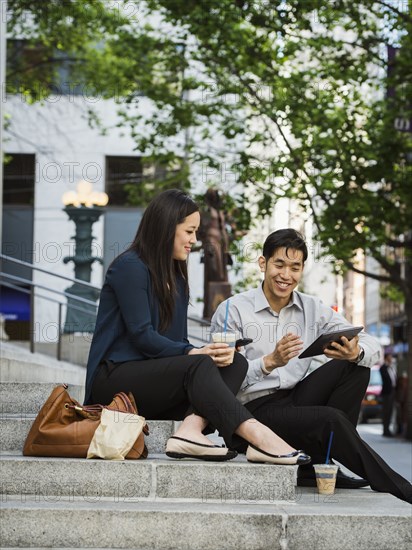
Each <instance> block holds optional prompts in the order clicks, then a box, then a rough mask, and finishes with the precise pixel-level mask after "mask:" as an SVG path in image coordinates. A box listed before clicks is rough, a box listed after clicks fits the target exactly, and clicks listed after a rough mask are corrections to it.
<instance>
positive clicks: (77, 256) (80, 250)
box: [62, 180, 109, 333]
mask: <svg viewBox="0 0 412 550" xmlns="http://www.w3.org/2000/svg"><path fill="white" fill-rule="evenodd" d="M108 200H109V197H108V196H107V195H106V193H101V192H98V191H93V186H92V184H91V183H90V182H88V181H85V180H82V181H80V182H79V183H78V184H77V191H67V193H64V195H63V197H62V201H63V204H64V205H65V207H64V208H63V210H64V212H66V214H67V215H68V216H69V219H70V220H72V221H74V223H75V226H76V233H75V235H74V237H73V238H74V242H75V250H74V255H73V256H66V257H65V258H63V262H64V263H65V264H67V263H68V262H73V263H74V275H75V278H76V279H79V280H81V281H85V282H87V283H90V277H91V271H92V264H93V263H94V262H99V263H103V260H102V259H101V258H100V257H97V256H92V241H93V238H94V237H93V235H92V226H93V224H94V223H95V222H97V220H98V219H99V218H100V216H101V215H102V214H103V213H104V206H106V204H107V203H108ZM66 293H67V294H72V295H73V296H77V297H78V298H82V299H85V300H89V301H90V302H96V300H97V298H98V295H99V293H98V292H97V291H96V290H95V289H94V288H90V287H88V286H87V285H82V284H81V283H77V282H75V283H73V285H72V286H71V287H69V288H66ZM95 317H96V306H95V305H94V304H93V305H92V304H90V303H85V302H82V301H81V300H76V299H75V298H70V297H69V298H68V300H67V313H66V322H65V325H64V332H65V333H73V332H92V328H93V326H94V322H95Z"/></svg>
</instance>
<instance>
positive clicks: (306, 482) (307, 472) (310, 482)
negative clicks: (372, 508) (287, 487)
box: [297, 467, 369, 489]
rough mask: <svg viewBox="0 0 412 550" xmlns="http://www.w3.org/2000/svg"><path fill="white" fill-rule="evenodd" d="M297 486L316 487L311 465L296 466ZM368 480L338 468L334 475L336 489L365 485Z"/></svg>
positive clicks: (357, 487)
mask: <svg viewBox="0 0 412 550" xmlns="http://www.w3.org/2000/svg"><path fill="white" fill-rule="evenodd" d="M297 485H298V487H316V477H315V471H314V469H313V467H311V468H307V467H305V468H300V467H299V468H298V481H297ZM368 485H369V481H367V480H366V479H362V478H355V477H350V476H347V475H346V474H344V473H343V472H342V470H341V469H340V468H339V469H338V473H337V475H336V488H337V489H359V488H360V487H367V486H368Z"/></svg>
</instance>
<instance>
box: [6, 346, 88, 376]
mask: <svg viewBox="0 0 412 550" xmlns="http://www.w3.org/2000/svg"><path fill="white" fill-rule="evenodd" d="M85 377H86V369H85V368H84V367H82V366H79V365H73V364H72V363H67V362H65V361H57V359H55V358H54V357H49V356H48V355H44V354H42V353H30V352H29V351H28V350H25V349H23V348H19V347H18V346H15V345H13V344H11V343H9V342H1V346H0V380H1V381H2V382H46V383H50V382H54V383H56V384H61V383H62V382H66V383H67V384H78V385H82V384H84V381H85Z"/></svg>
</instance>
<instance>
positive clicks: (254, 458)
mask: <svg viewBox="0 0 412 550" xmlns="http://www.w3.org/2000/svg"><path fill="white" fill-rule="evenodd" d="M246 458H247V459H248V461H249V462H260V463H262V462H266V463H268V464H287V465H292V466H293V465H296V464H297V465H298V466H300V465H302V464H308V463H309V462H310V461H311V458H310V456H309V455H307V454H305V453H304V452H303V451H294V452H293V453H289V454H287V455H272V454H270V453H267V452H266V451H262V449H259V448H258V447H255V446H254V445H252V444H249V447H248V448H247V451H246Z"/></svg>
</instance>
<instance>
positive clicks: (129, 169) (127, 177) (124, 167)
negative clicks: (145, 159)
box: [106, 157, 143, 206]
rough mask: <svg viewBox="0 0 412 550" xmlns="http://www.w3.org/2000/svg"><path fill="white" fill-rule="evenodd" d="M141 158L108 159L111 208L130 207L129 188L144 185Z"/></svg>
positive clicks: (108, 191) (107, 171)
mask: <svg viewBox="0 0 412 550" xmlns="http://www.w3.org/2000/svg"><path fill="white" fill-rule="evenodd" d="M142 179H143V168H142V159H141V157H106V193H107V194H108V195H109V206H130V200H129V189H128V186H136V187H139V186H141V184H142Z"/></svg>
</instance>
